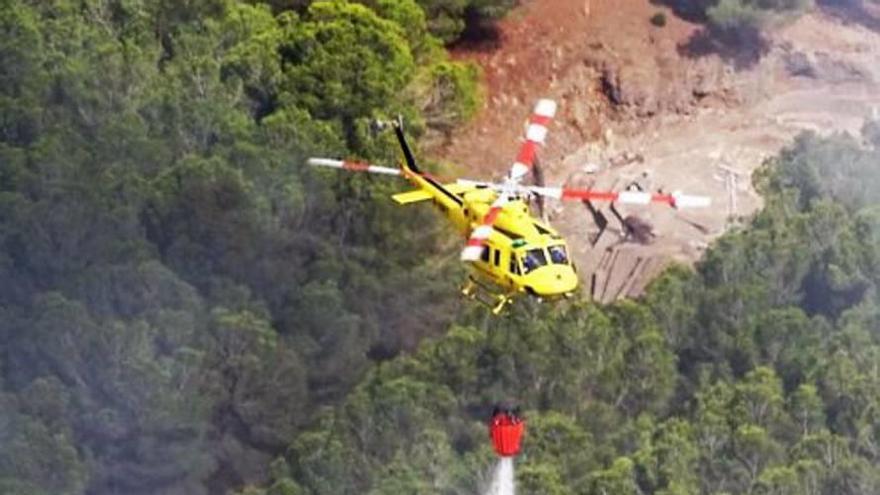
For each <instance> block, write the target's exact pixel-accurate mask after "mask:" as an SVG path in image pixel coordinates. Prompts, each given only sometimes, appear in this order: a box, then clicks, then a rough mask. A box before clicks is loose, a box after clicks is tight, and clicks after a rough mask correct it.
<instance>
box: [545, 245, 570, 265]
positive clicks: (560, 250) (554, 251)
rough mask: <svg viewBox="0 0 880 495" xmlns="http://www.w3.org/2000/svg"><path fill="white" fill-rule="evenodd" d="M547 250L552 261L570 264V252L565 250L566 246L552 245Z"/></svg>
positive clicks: (559, 263)
mask: <svg viewBox="0 0 880 495" xmlns="http://www.w3.org/2000/svg"><path fill="white" fill-rule="evenodd" d="M547 251H548V252H549V253H550V261H552V262H553V263H555V264H557V265H567V264H568V253H566V252H565V246H563V245H559V246H550V247H549V248H547Z"/></svg>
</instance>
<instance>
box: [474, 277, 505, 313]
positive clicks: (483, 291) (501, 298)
mask: <svg viewBox="0 0 880 495" xmlns="http://www.w3.org/2000/svg"><path fill="white" fill-rule="evenodd" d="M495 289H496V287H494V284H491V285H490V284H488V283H486V282H484V281H482V280H479V279H477V278H475V277H473V276H469V277H468V281H467V282H466V283H465V285H464V287H462V289H461V293H462V295H464V296H465V297H467V298H468V299H472V300H474V301H477V302H479V303H480V304H483V305H484V306H486V307H488V308H491V310H492V314H494V315H498V314H500V313H501V311H503V310H504V307H505V306H506V305H508V304H510V303H511V302H512V301H513V294H512V293H499V292H498V291H497V290H495Z"/></svg>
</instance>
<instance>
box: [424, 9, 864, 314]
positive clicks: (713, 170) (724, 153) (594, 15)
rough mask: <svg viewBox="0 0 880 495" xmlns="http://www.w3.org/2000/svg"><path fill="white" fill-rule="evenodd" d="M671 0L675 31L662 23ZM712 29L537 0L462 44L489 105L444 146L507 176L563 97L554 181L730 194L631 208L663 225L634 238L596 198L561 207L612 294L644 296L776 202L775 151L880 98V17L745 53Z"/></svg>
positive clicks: (445, 151) (482, 174) (483, 173)
mask: <svg viewBox="0 0 880 495" xmlns="http://www.w3.org/2000/svg"><path fill="white" fill-rule="evenodd" d="M657 12H663V13H665V15H666V21H667V22H666V25H665V26H664V27H657V26H653V25H652V24H651V23H650V22H649V19H650V17H651V16H652V15H654V14H655V13H657ZM700 29H701V28H700V26H698V25H694V24H690V23H688V22H686V21H683V20H681V19H678V18H676V17H675V16H674V15H673V14H672V13H671V12H669V11H668V10H667V9H664V8H661V7H658V6H656V5H653V4H651V3H650V2H649V1H648V0H589V1H584V0H532V1H529V2H526V4H525V5H524V6H523V7H521V8H520V9H518V10H517V11H515V12H514V13H513V14H512V15H511V16H510V17H509V18H508V19H507V20H505V21H504V22H503V23H502V24H501V26H500V38H499V41H498V43H497V44H496V45H495V46H490V47H483V48H481V49H473V47H471V48H469V49H467V48H464V49H461V50H459V51H458V52H456V53H455V56H457V57H461V58H470V59H473V60H476V61H477V62H478V63H479V64H480V65H481V66H482V67H483V68H484V71H485V75H486V86H487V87H486V92H487V98H486V103H485V106H484V108H483V110H482V112H481V114H480V115H479V116H478V118H476V119H475V121H474V122H473V123H471V124H470V125H468V126H466V127H464V128H462V129H460V130H458V131H456V133H455V134H453V135H452V136H450V137H449V139H448V140H447V141H446V142H444V143H442V144H439V145H437V146H435V147H434V149H433V150H432V154H433V155H434V156H437V157H442V159H444V160H447V161H450V162H453V163H456V164H458V165H459V167H458V168H457V170H459V171H460V172H461V173H462V175H467V176H470V177H474V178H487V177H498V176H500V175H502V174H503V173H504V172H505V171H506V170H507V167H508V166H509V163H510V161H511V159H512V158H513V156H514V155H515V152H516V147H517V145H518V142H519V136H520V135H521V132H522V123H523V121H524V119H525V118H526V117H527V116H528V114H529V111H530V109H531V106H532V104H533V102H534V100H536V99H537V98H540V97H551V98H554V99H556V100H557V101H558V102H559V104H560V111H559V114H558V117H557V119H556V121H555V122H554V124H553V126H552V128H551V135H550V137H549V138H548V140H547V146H546V148H545V150H544V151H543V152H542V154H541V159H542V164H543V166H544V171H545V176H546V178H547V183H548V184H554V183H555V184H559V183H565V182H568V183H569V184H572V185H580V186H585V185H590V184H593V185H594V186H596V187H608V188H616V189H620V188H622V187H624V186H625V185H626V184H628V183H630V182H631V181H632V180H635V179H638V180H639V181H640V182H641V183H642V184H643V185H644V186H646V187H647V188H649V189H652V190H655V189H664V190H667V191H671V190H683V191H686V192H689V193H694V194H704V195H709V196H711V197H712V199H713V202H714V206H713V207H712V208H709V209H706V210H701V211H690V212H683V211H682V212H677V211H674V210H669V209H663V208H660V207H652V208H640V209H638V210H636V209H632V208H631V209H629V211H625V210H624V208H622V207H621V208H619V209H620V210H621V213H623V214H624V215H627V214H637V215H638V216H639V217H640V218H641V219H643V220H646V221H648V222H649V223H650V224H651V225H653V227H654V233H655V234H656V237H655V240H654V242H653V243H651V244H650V245H637V244H632V243H626V244H620V243H619V242H618V241H619V238H618V236H617V235H616V234H617V233H616V232H615V231H614V226H615V224H614V222H613V221H612V224H611V226H610V228H609V230H608V231H607V232H606V235H605V236H603V238H602V239H601V240H600V242H599V243H598V244H597V245H596V246H591V243H590V240H591V236H592V235H593V234H594V233H595V231H596V229H595V227H594V224H593V221H592V219H591V217H590V216H589V215H588V213H587V211H586V210H585V209H584V207H583V206H582V205H580V204H577V203H574V204H566V205H564V206H563V205H558V204H557V205H548V212H549V215H550V217H551V220H552V222H553V224H554V225H555V226H556V227H557V228H559V229H560V230H561V231H562V232H563V234H565V236H566V238H567V239H568V241H569V244H570V246H571V248H572V251H573V252H574V254H575V256H576V259H577V261H578V264H579V267H580V268H581V272H580V273H581V274H582V276H583V278H584V282H585V283H584V286H585V287H586V288H587V290H591V287H592V292H593V293H594V297H596V298H597V299H600V300H604V301H608V300H612V299H614V298H617V297H622V296H627V295H637V294H638V293H640V291H641V290H642V289H643V288H644V286H645V284H646V283H647V282H648V281H649V280H650V278H651V277H652V276H653V275H655V274H656V273H658V272H659V271H660V270H662V268H663V267H664V266H665V265H666V264H668V262H669V261H671V260H679V261H682V262H692V261H694V260H696V259H698V258H699V256H700V254H701V252H702V250H703V249H704V248H705V246H707V245H708V243H709V242H711V240H712V239H713V238H715V237H717V236H718V235H719V234H720V233H722V232H723V231H724V230H725V228H727V227H728V226H729V225H731V224H732V219H731V216H747V215H749V214H751V213H752V212H754V211H755V210H756V209H757V208H758V207H760V198H759V197H757V196H756V195H755V193H754V191H753V190H752V189H751V186H750V181H749V175H750V173H751V172H752V171H753V170H754V169H755V168H756V167H757V166H759V165H760V164H761V162H762V160H763V159H764V158H765V157H767V156H770V155H772V154H775V153H776V152H777V151H778V150H779V149H780V148H781V147H782V146H784V145H785V144H786V143H788V142H790V140H791V138H792V137H793V136H794V135H795V134H797V133H798V132H800V131H802V130H814V131H817V132H820V133H828V132H833V131H838V130H843V131H849V132H853V133H855V132H857V131H858V129H859V128H860V127H861V125H862V124H863V122H864V119H865V118H867V117H870V116H872V115H874V116H877V113H878V110H877V109H878V108H880V87H878V85H877V83H876V81H880V34H878V32H875V31H872V30H871V24H866V23H861V24H857V23H850V24H847V23H845V22H844V21H843V20H841V19H840V17H839V16H836V15H832V13H829V12H823V11H821V10H820V11H817V12H815V13H812V14H810V15H807V16H804V17H802V18H801V19H799V20H798V21H796V22H794V23H792V24H790V25H788V26H786V27H784V28H783V29H781V30H779V31H777V32H776V33H775V34H774V37H773V38H772V39H770V40H769V43H768V45H767V47H766V50H765V52H764V53H763V55H762V56H761V57H760V58H757V57H756V58H749V57H746V59H745V60H744V59H743V58H742V57H733V58H731V57H729V56H728V57H726V58H725V57H723V56H722V55H718V54H713V53H703V52H702V51H701V50H700V46H699V45H697V44H696V43H695V42H694V40H695V39H699V32H700ZM636 158H637V159H636ZM595 169H598V170H597V171H595V172H593V173H587V171H590V170H595ZM732 175H734V176H736V177H737V178H736V179H735V180H731V179H730V177H731V176H732ZM605 213H606V215H607V216H608V218H609V219H611V220H613V217H612V216H611V215H610V213H609V212H607V210H606V211H605Z"/></svg>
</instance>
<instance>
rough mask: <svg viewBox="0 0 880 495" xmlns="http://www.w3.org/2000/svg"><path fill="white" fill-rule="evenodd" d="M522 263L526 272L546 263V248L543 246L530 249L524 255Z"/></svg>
mask: <svg viewBox="0 0 880 495" xmlns="http://www.w3.org/2000/svg"><path fill="white" fill-rule="evenodd" d="M522 264H523V272H524V273H529V272H530V271H532V270H534V269H536V268H540V267H542V266H544V265H546V264H547V257H546V256H544V250H543V249H541V248H536V249H529V250H528V251H526V252H525V255H523V258H522Z"/></svg>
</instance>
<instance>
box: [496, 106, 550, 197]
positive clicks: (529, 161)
mask: <svg viewBox="0 0 880 495" xmlns="http://www.w3.org/2000/svg"><path fill="white" fill-rule="evenodd" d="M555 115H556V102H555V101H553V100H538V103H537V104H536V105H535V110H534V111H533V112H532V116H531V117H530V118H529V124H528V127H526V140H525V142H523V144H522V146H520V148H519V153H518V154H517V155H516V161H515V162H514V163H513V166H511V167H510V172H509V173H508V174H507V177H508V179H510V180H512V181H514V182H519V181H520V180H521V179H522V178H523V177H525V176H526V174H528V173H529V172H530V171H531V170H532V165H533V164H534V163H535V154H536V153H537V151H538V146H540V145H543V144H544V140H545V139H546V138H547V125H548V124H549V123H550V121H551V120H552V119H553V117H554V116H555Z"/></svg>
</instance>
